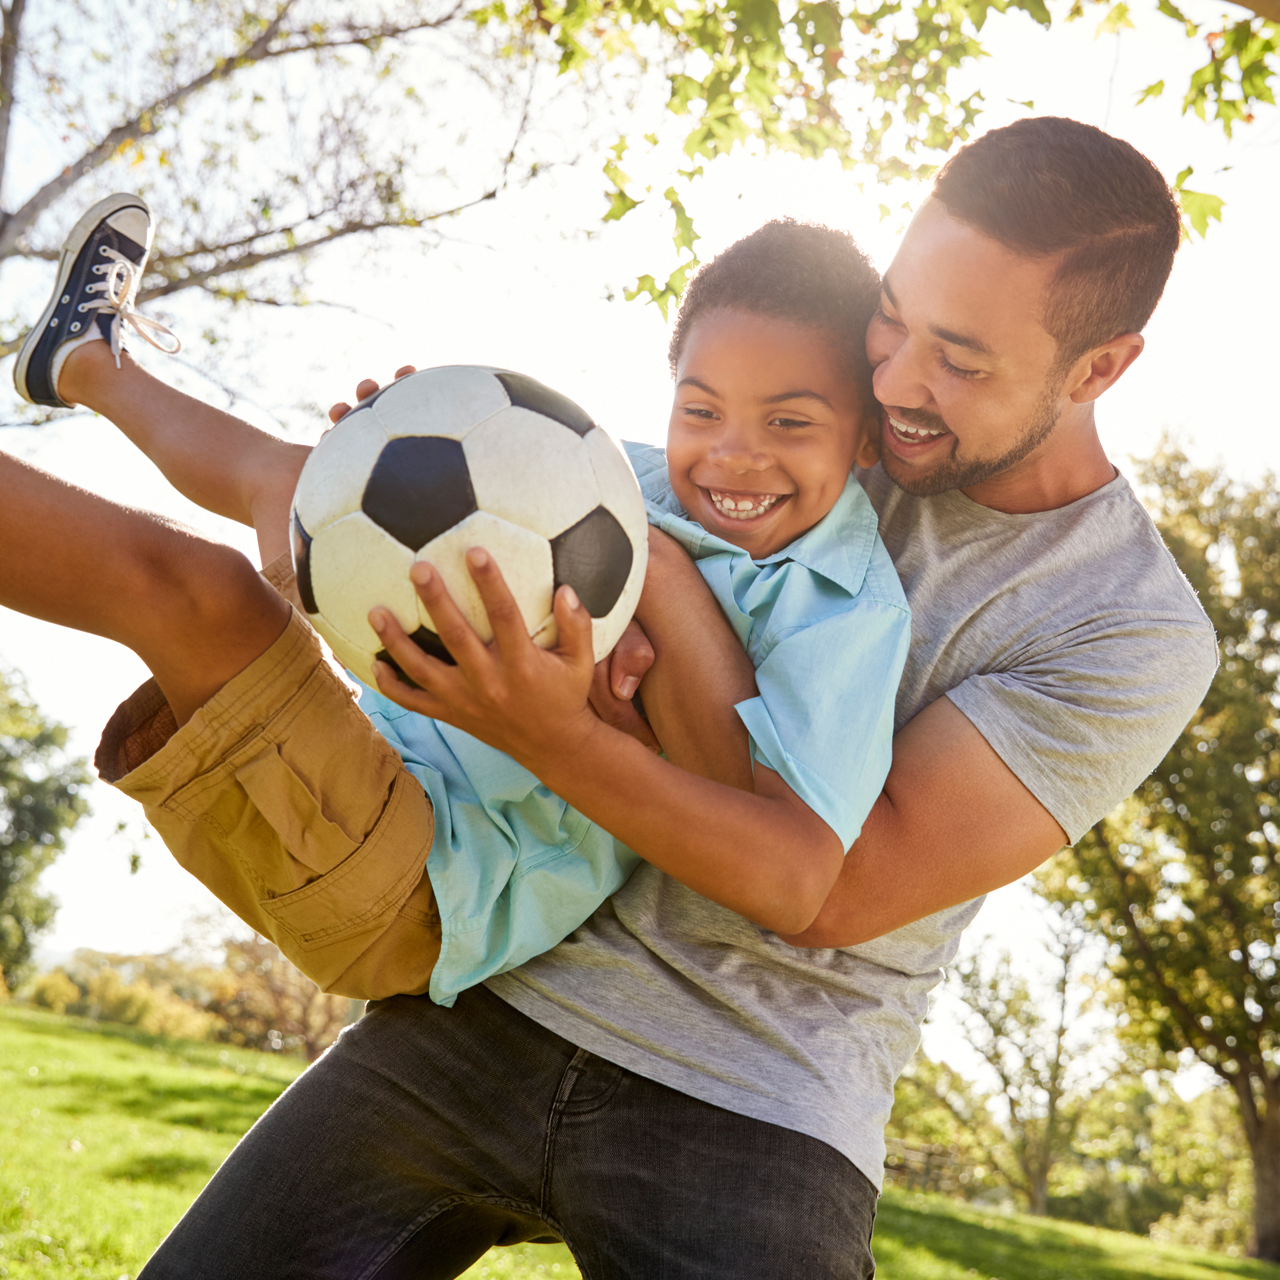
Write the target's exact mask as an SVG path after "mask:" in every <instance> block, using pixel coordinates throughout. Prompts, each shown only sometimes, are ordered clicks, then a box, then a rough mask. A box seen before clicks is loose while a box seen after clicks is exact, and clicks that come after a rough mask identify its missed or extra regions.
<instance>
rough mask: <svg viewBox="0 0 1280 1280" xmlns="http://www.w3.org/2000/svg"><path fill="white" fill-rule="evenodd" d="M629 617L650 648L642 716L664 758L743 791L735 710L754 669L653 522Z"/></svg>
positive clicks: (743, 747)
mask: <svg viewBox="0 0 1280 1280" xmlns="http://www.w3.org/2000/svg"><path fill="white" fill-rule="evenodd" d="M669 604H671V605H672V606H674V607H668V605H669ZM636 621H637V622H638V623H639V624H640V626H641V628H643V630H644V633H645V637H646V638H647V640H648V642H649V645H650V646H651V647H652V650H653V657H652V659H650V661H651V662H652V665H651V666H648V667H647V674H644V679H643V681H642V684H641V691H642V694H643V697H644V709H645V714H646V715H647V716H648V718H649V724H650V725H651V726H652V728H653V731H654V733H655V734H656V735H657V738H658V741H659V742H660V743H661V744H662V750H663V751H664V752H665V753H666V757H667V759H668V760H670V761H671V762H672V763H673V764H676V765H679V766H680V768H682V769H687V770H688V771H689V772H690V773H696V774H699V775H700V776H702V777H704V778H712V779H714V780H715V781H717V782H722V783H724V784H725V785H726V786H730V787H738V788H740V789H742V790H744V791H750V790H751V788H752V774H751V744H750V739H749V738H748V735H747V729H746V726H745V725H744V724H743V723H742V719H741V717H740V716H739V715H738V713H737V712H736V711H735V710H734V708H735V706H736V705H737V704H738V703H739V702H745V701H746V700H747V699H748V698H754V697H755V696H756V673H755V668H754V667H753V666H752V665H751V659H750V658H748V657H747V655H746V652H745V651H744V650H743V648H742V645H741V644H740V643H739V642H738V638H737V636H735V635H734V634H733V631H732V630H731V629H730V627H729V624H728V623H727V622H726V621H725V616H724V614H723V612H721V609H720V605H719V604H718V602H717V601H716V598H715V596H713V595H712V594H711V591H710V589H709V588H708V587H707V585H706V583H705V582H704V581H703V578H702V575H701V574H700V573H699V572H698V569H697V566H696V565H695V564H694V562H693V561H692V560H691V559H690V558H689V556H688V555H687V554H686V553H685V551H684V548H683V547H681V546H680V544H679V543H678V542H676V540H675V539H674V538H672V537H671V536H670V535H669V534H666V533H663V532H662V531H661V530H659V529H654V528H652V527H650V529H649V563H648V568H647V569H646V571H645V581H644V590H643V592H642V593H641V596H640V603H639V605H638V606H637V608H636ZM615 679H616V676H615ZM688 695H693V700H692V701H687V700H686V698H687V697H688Z"/></svg>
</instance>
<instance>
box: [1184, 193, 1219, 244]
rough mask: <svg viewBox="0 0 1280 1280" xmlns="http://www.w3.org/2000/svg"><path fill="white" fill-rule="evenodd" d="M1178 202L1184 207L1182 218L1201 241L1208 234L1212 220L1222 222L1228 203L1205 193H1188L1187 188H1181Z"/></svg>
mask: <svg viewBox="0 0 1280 1280" xmlns="http://www.w3.org/2000/svg"><path fill="white" fill-rule="evenodd" d="M1178 201H1179V203H1180V204H1181V205H1182V216H1183V217H1184V218H1185V219H1186V220H1187V222H1189V223H1190V224H1191V229H1192V230H1193V231H1194V232H1196V234H1197V235H1199V236H1200V238H1201V239H1204V237H1205V236H1206V235H1207V234H1208V231H1209V219H1210V218H1216V219H1217V220H1218V221H1219V222H1221V221H1222V209H1223V206H1224V205H1225V204H1226V201H1225V200H1223V199H1222V197H1221V196H1215V195H1210V194H1208V193H1207V192H1204V191H1188V190H1187V189H1186V187H1181V186H1180V187H1179V188H1178Z"/></svg>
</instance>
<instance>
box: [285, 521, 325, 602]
mask: <svg viewBox="0 0 1280 1280" xmlns="http://www.w3.org/2000/svg"><path fill="white" fill-rule="evenodd" d="M289 533H290V541H291V543H292V547H293V576H294V578H295V579H296V580H297V583H298V595H299V596H301V598H302V607H303V608H304V609H305V610H306V611H307V612H308V613H319V612H320V609H319V607H318V606H317V605H316V592H315V588H314V587H313V586H312V585H311V535H310V534H309V533H308V532H307V531H306V530H305V529H304V528H303V527H302V521H301V520H299V519H298V513H297V512H296V511H295V512H294V513H293V525H292V527H291V529H290V531H289Z"/></svg>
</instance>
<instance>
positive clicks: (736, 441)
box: [711, 424, 773, 472]
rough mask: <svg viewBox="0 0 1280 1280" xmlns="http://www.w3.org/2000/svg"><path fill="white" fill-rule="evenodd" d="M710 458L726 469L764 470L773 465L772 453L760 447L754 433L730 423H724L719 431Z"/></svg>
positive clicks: (741, 470) (737, 470) (739, 470)
mask: <svg viewBox="0 0 1280 1280" xmlns="http://www.w3.org/2000/svg"><path fill="white" fill-rule="evenodd" d="M711 458H712V460H713V461H715V462H716V463H717V465H719V466H721V467H724V468H725V470H727V471H736V472H746V471H765V470H767V469H768V468H769V467H771V466H772V465H773V455H772V454H771V453H770V452H769V450H768V449H765V448H762V447H761V441H760V440H759V439H757V438H756V436H755V433H754V432H752V431H749V430H745V429H743V428H740V427H735V426H733V425H732V424H726V426H725V429H724V430H723V431H722V432H721V433H720V437H719V439H717V441H716V443H715V445H714V446H713V448H712V449H711Z"/></svg>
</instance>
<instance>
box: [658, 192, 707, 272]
mask: <svg viewBox="0 0 1280 1280" xmlns="http://www.w3.org/2000/svg"><path fill="white" fill-rule="evenodd" d="M662 194H663V196H665V197H666V201H667V203H668V204H669V205H670V206H671V212H672V213H673V214H675V218H676V230H675V235H673V236H672V237H671V238H672V240H673V241H674V242H675V246H676V248H677V249H687V250H688V251H689V252H690V253H693V252H694V249H693V246H694V245H695V244H696V243H697V242H698V241H699V240H701V239H702V237H701V236H700V235H699V234H698V233H697V232H696V231H695V230H694V229H693V219H692V218H691V217H689V211H688V210H687V209H686V208H685V207H684V203H683V202H682V201H681V199H680V197H679V196H678V195H677V194H676V189H675V187H668V188H667V189H666V190H665V191H664V192H663V193H662ZM694 261H695V262H696V261H697V258H696V256H695V258H694ZM682 287H683V285H682Z"/></svg>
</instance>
